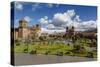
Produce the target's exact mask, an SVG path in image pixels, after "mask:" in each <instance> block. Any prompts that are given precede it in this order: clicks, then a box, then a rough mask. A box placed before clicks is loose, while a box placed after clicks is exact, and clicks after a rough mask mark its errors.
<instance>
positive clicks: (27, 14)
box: [12, 2, 97, 32]
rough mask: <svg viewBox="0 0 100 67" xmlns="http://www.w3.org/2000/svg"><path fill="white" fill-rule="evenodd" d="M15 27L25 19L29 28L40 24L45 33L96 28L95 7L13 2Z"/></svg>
mask: <svg viewBox="0 0 100 67" xmlns="http://www.w3.org/2000/svg"><path fill="white" fill-rule="evenodd" d="M13 8H14V10H15V15H14V16H15V17H14V18H15V20H14V23H15V27H18V21H19V20H20V19H25V20H26V21H28V25H29V26H30V27H31V26H32V25H34V24H40V25H41V27H42V31H45V32H64V31H65V27H66V26H68V27H71V26H74V27H75V30H76V31H85V30H91V29H95V28H96V27H97V7H96V6H80V5H66V4H50V3H45V4H44V3H30V2H14V6H12V9H13Z"/></svg>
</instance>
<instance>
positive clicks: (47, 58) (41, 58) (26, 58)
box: [15, 53, 97, 66]
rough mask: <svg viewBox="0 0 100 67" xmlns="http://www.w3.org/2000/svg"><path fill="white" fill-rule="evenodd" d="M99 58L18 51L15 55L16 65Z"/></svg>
mask: <svg viewBox="0 0 100 67" xmlns="http://www.w3.org/2000/svg"><path fill="white" fill-rule="evenodd" d="M96 60H97V59H93V58H85V57H72V56H55V55H30V54H25V53H21V54H19V53H17V54H16V55H15V65H17V66H19V65H36V64H51V63H66V62H82V61H96Z"/></svg>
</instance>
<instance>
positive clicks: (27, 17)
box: [24, 16, 32, 22]
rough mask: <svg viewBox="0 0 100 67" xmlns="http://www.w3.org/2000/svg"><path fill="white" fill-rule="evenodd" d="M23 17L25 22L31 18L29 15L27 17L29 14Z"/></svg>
mask: <svg viewBox="0 0 100 67" xmlns="http://www.w3.org/2000/svg"><path fill="white" fill-rule="evenodd" d="M24 19H25V20H26V21H27V22H30V21H31V20H32V19H31V17H29V16H25V17H24Z"/></svg>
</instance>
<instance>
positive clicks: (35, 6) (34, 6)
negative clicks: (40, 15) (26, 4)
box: [32, 3, 40, 11]
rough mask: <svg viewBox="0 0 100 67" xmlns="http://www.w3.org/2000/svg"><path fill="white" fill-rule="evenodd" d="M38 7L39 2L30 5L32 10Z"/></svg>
mask: <svg viewBox="0 0 100 67" xmlns="http://www.w3.org/2000/svg"><path fill="white" fill-rule="evenodd" d="M39 8H40V4H39V3H35V4H33V5H32V10H33V11H35V10H37V9H39Z"/></svg>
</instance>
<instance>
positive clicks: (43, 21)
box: [39, 16, 49, 25]
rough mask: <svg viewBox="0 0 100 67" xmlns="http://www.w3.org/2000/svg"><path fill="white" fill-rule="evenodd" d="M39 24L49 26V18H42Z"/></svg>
mask: <svg viewBox="0 0 100 67" xmlns="http://www.w3.org/2000/svg"><path fill="white" fill-rule="evenodd" d="M39 22H40V24H41V25H44V24H48V23H49V20H48V17H47V16H44V17H43V18H40V19H39Z"/></svg>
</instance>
